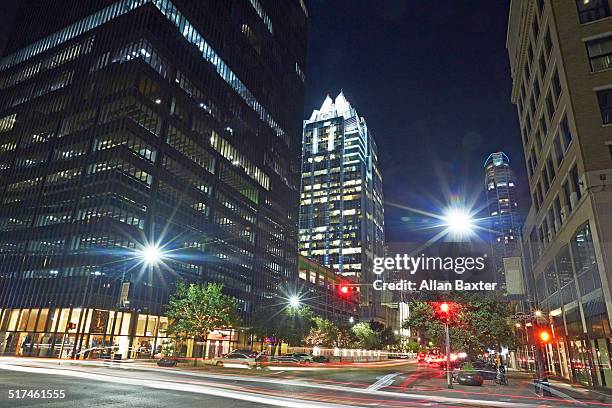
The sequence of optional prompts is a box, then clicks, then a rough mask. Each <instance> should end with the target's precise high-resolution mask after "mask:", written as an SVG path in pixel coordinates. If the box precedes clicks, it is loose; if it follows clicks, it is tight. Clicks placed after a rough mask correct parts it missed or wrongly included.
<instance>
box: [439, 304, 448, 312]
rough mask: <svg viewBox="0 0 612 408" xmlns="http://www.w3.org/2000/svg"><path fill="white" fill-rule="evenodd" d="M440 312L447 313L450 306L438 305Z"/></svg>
mask: <svg viewBox="0 0 612 408" xmlns="http://www.w3.org/2000/svg"><path fill="white" fill-rule="evenodd" d="M440 311H441V312H442V313H448V312H449V311H450V306H449V305H448V303H446V302H444V303H442V304H441V305H440Z"/></svg>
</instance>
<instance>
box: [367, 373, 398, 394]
mask: <svg viewBox="0 0 612 408" xmlns="http://www.w3.org/2000/svg"><path fill="white" fill-rule="evenodd" d="M400 374H401V373H392V374H387V375H383V376H382V377H380V378H379V379H378V381H376V382H375V383H374V384H372V385H370V386H369V387H368V388H366V389H367V390H370V391H378V390H379V389H381V388H383V387H386V386H387V385H391V384H393V381H395V377H397V376H398V375H400Z"/></svg>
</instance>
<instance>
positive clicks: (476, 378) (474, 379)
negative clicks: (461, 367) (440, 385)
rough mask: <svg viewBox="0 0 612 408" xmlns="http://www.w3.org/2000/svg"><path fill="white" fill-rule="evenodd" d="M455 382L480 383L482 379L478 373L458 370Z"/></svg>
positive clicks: (476, 384) (462, 383)
mask: <svg viewBox="0 0 612 408" xmlns="http://www.w3.org/2000/svg"><path fill="white" fill-rule="evenodd" d="M456 380H457V383H459V384H461V385H475V386H480V385H482V383H483V381H484V379H483V378H482V376H480V375H479V374H478V373H474V372H463V371H462V372H459V373H458V374H457V376H456Z"/></svg>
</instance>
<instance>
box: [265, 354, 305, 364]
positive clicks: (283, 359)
mask: <svg viewBox="0 0 612 408" xmlns="http://www.w3.org/2000/svg"><path fill="white" fill-rule="evenodd" d="M270 362H272V363H299V362H300V360H299V359H298V358H296V357H295V356H293V354H286V355H284V356H272V357H270Z"/></svg>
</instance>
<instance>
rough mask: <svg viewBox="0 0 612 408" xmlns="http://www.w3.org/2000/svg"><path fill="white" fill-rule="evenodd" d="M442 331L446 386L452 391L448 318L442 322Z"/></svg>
mask: <svg viewBox="0 0 612 408" xmlns="http://www.w3.org/2000/svg"><path fill="white" fill-rule="evenodd" d="M444 331H445V337H446V341H445V343H446V384H447V385H448V388H449V389H451V390H452V389H453V377H452V372H451V361H450V333H449V330H448V316H446V319H445V321H444Z"/></svg>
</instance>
